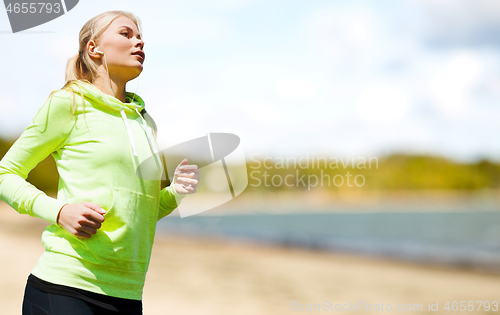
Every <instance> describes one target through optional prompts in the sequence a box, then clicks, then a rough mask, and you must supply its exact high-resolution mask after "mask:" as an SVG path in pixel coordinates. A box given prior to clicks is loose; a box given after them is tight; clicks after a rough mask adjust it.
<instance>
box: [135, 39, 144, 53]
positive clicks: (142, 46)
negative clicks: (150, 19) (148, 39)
mask: <svg viewBox="0 0 500 315" xmlns="http://www.w3.org/2000/svg"><path fill="white" fill-rule="evenodd" d="M135 47H141V50H144V41H143V40H142V38H141V39H138V40H137V43H135Z"/></svg>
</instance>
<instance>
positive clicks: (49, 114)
mask: <svg viewBox="0 0 500 315" xmlns="http://www.w3.org/2000/svg"><path fill="white" fill-rule="evenodd" d="M74 83H75V82H73V86H74ZM78 83H79V85H80V86H81V88H82V90H83V94H84V98H85V107H82V104H81V103H82V99H81V96H79V95H76V97H75V99H73V94H72V93H71V92H69V91H67V90H65V89H61V90H56V91H53V92H52V93H51V95H50V96H49V97H48V98H47V100H46V102H45V103H44V105H43V106H42V107H41V108H40V109H39V111H38V113H37V114H36V116H35V117H34V118H33V120H32V122H31V124H30V125H29V126H28V127H27V128H26V129H25V130H24V132H23V133H22V135H21V136H20V137H19V139H18V140H17V141H16V142H15V143H14V144H13V145H12V147H11V148H10V149H9V151H8V152H7V153H6V155H5V156H4V157H3V158H2V160H1V161H0V198H1V199H2V200H4V201H5V202H6V203H7V204H9V205H10V206H11V207H13V208H14V209H16V210H17V211H18V212H19V213H22V214H29V215H31V216H36V217H39V218H42V219H45V220H47V221H49V222H51V223H52V225H50V226H48V227H47V228H46V229H45V230H44V232H43V234H42V244H43V246H44V247H45V252H44V253H43V254H42V256H41V257H40V259H39V260H38V263H37V264H36V266H35V267H34V269H33V270H32V273H33V274H34V275H35V276H37V277H38V278H40V279H43V280H45V281H49V282H52V283H56V284H61V285H67V286H71V287H75V288H80V289H84V290H88V291H91V292H96V293H100V294H105V295H109V296H115V297H120V298H127V299H134V300H141V299H142V291H143V287H144V281H145V277H146V271H147V269H148V265H149V261H150V255H151V248H152V246H153V239H154V235H155V229H156V223H157V221H158V220H159V219H161V218H162V217H164V216H166V215H168V214H170V213H171V212H172V211H173V210H174V209H175V208H176V207H177V205H178V204H179V203H180V201H181V199H182V198H183V197H184V196H185V195H180V194H178V193H177V192H175V189H174V188H173V184H172V185H170V186H169V187H166V188H164V189H163V190H161V186H160V184H161V182H160V179H161V178H162V174H163V168H162V167H161V163H159V164H157V163H158V161H160V159H159V157H158V154H156V153H157V152H158V148H157V146H156V140H155V138H154V136H153V135H152V129H151V127H150V126H149V125H148V123H147V122H146V120H145V119H144V118H143V116H142V115H141V114H140V112H141V110H142V109H143V108H144V101H143V100H142V99H141V98H140V97H139V96H137V95H135V94H133V93H128V92H127V103H122V102H121V101H120V100H118V99H116V98H114V97H112V96H109V95H107V94H105V93H102V92H101V91H100V90H99V89H97V88H96V87H95V86H94V85H92V84H89V83H85V82H82V81H78ZM76 90H77V91H79V89H78V88H76ZM133 98H134V99H133ZM73 101H76V102H77V104H78V106H77V108H76V111H75V113H74V115H72V116H71V115H70V114H71V112H72V104H73ZM146 116H147V115H146ZM146 118H149V117H146ZM149 119H150V118H149ZM150 123H153V124H154V122H152V120H150ZM49 154H52V156H53V157H54V160H55V162H56V165H57V170H58V172H59V187H58V193H57V199H54V198H52V197H49V196H47V195H46V194H45V193H44V192H42V191H40V190H39V189H37V188H36V187H35V186H33V185H32V184H30V183H28V182H26V178H27V176H28V173H29V172H30V171H31V170H32V169H33V168H34V167H35V166H36V165H37V164H38V163H39V162H41V161H42V160H44V159H45V158H46V157H47V156H48V155H49ZM153 157H154V158H153ZM145 160H147V161H153V162H152V163H149V164H147V163H142V162H144V161H145ZM179 162H180V161H179ZM141 163H142V164H141ZM143 164H146V165H148V166H147V167H146V168H144V167H141V168H139V169H138V167H139V165H141V166H144V165H143ZM83 201H87V202H94V203H97V204H99V205H100V206H101V207H102V208H103V209H104V210H106V211H107V213H106V214H105V215H104V217H105V220H104V222H103V223H102V226H101V228H100V229H98V230H97V233H96V234H95V235H92V236H91V237H90V238H89V239H84V238H79V237H76V236H74V235H72V234H70V233H69V232H67V231H66V230H64V229H63V228H61V227H60V226H58V225H57V222H56V220H57V216H58V213H59V210H60V209H61V208H62V207H63V206H64V205H65V204H67V203H77V202H83Z"/></svg>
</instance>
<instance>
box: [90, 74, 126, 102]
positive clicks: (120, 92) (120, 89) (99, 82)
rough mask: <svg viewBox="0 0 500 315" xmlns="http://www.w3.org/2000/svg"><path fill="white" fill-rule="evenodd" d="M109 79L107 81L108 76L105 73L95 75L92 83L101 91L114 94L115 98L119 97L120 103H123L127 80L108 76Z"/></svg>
mask: <svg viewBox="0 0 500 315" xmlns="http://www.w3.org/2000/svg"><path fill="white" fill-rule="evenodd" d="M109 81H110V82H108V76H107V75H106V74H105V75H101V76H99V77H97V78H96V79H95V80H94V82H93V84H94V85H95V87H97V88H98V89H99V90H101V91H102V92H103V93H105V94H108V95H111V96H114V97H116V98H117V99H119V100H120V101H121V102H122V103H125V102H126V92H125V85H126V84H127V82H126V81H122V80H118V79H117V78H113V76H110V77H109ZM110 85H111V90H110Z"/></svg>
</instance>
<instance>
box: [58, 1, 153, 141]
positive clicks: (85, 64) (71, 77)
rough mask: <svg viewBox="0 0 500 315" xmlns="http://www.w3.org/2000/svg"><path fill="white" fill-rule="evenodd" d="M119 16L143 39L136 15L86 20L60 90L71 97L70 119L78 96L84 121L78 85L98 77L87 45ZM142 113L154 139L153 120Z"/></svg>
mask: <svg viewBox="0 0 500 315" xmlns="http://www.w3.org/2000/svg"><path fill="white" fill-rule="evenodd" d="M120 16H125V17H127V18H129V19H130V20H131V21H132V22H134V23H135V24H136V25H137V28H138V29H139V35H140V36H141V38H143V35H142V25H141V20H140V19H139V18H138V17H137V16H136V15H134V14H133V13H131V12H128V11H107V12H103V13H101V14H99V15H97V16H94V17H93V18H91V19H90V20H88V21H87V23H85V24H84V25H83V27H82V29H81V30H80V34H79V39H78V42H79V48H78V53H77V54H76V55H74V56H73V57H71V58H69V59H68V62H67V63H66V71H65V81H66V83H65V84H64V86H63V87H62V88H61V90H66V91H68V92H70V93H71V94H72V95H73V105H72V109H71V115H70V118H71V116H73V115H74V114H75V112H76V109H77V103H76V99H75V96H76V95H77V94H78V95H80V96H81V100H82V111H83V117H84V120H85V99H84V97H83V95H84V93H83V90H82V89H81V87H80V86H79V83H81V82H86V83H90V84H93V82H94V81H95V79H96V78H97V76H98V75H99V72H98V67H97V65H96V63H95V62H94V61H93V60H92V58H90V56H89V54H88V51H87V43H88V42H89V41H90V40H93V41H95V42H96V43H97V42H98V41H99V38H100V36H101V35H102V33H104V32H105V31H106V29H107V28H108V27H109V25H110V24H111V23H113V21H114V20H115V19H116V18H118V17H120ZM75 86H76V87H78V89H79V91H76V90H75ZM54 92H56V91H53V93H54ZM51 95H52V94H51ZM143 112H144V114H143V116H144V118H145V119H146V121H148V122H149V123H150V125H151V127H152V129H153V134H154V136H155V139H156V135H157V127H156V124H155V122H154V120H153V118H152V117H151V116H150V115H149V114H147V112H146V110H145V109H144V110H143ZM86 123H87V122H86V120H85V124H86ZM87 128H88V126H87Z"/></svg>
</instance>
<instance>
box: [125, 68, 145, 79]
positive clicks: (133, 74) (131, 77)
mask: <svg viewBox="0 0 500 315" xmlns="http://www.w3.org/2000/svg"><path fill="white" fill-rule="evenodd" d="M141 73H142V68H140V69H138V70H137V71H134V72H133V73H131V74H130V77H129V79H128V81H131V80H133V79H135V78H137V77H138V76H139V75H140V74H141Z"/></svg>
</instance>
